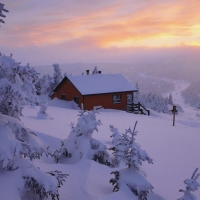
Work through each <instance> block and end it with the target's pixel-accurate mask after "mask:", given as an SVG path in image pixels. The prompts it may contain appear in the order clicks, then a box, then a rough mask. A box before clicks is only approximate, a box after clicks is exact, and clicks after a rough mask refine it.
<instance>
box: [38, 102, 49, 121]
mask: <svg viewBox="0 0 200 200" xmlns="http://www.w3.org/2000/svg"><path fill="white" fill-rule="evenodd" d="M47 108H48V102H47V101H43V102H42V103H41V107H40V110H39V112H38V114H37V115H38V117H47V116H48V113H47Z"/></svg>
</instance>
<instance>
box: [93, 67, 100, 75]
mask: <svg viewBox="0 0 200 200" xmlns="http://www.w3.org/2000/svg"><path fill="white" fill-rule="evenodd" d="M98 73H99V72H98V69H97V67H95V68H94V70H93V71H92V75H94V74H98Z"/></svg>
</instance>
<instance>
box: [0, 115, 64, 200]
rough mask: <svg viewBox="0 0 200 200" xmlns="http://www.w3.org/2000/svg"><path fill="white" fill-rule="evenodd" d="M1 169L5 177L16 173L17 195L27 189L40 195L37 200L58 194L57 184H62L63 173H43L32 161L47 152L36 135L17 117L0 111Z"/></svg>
mask: <svg viewBox="0 0 200 200" xmlns="http://www.w3.org/2000/svg"><path fill="white" fill-rule="evenodd" d="M0 130H1V134H0V170H1V171H2V172H3V173H4V176H5V175H6V174H8V173H7V172H9V176H10V175H12V174H13V175H14V174H15V175H16V174H17V177H18V180H19V182H20V183H21V182H23V183H24V186H23V187H22V188H20V186H19V188H16V191H18V192H19V196H20V195H21V196H24V195H26V193H27V192H31V193H32V194H35V195H39V197H40V199H43V198H44V197H48V196H51V197H52V199H55V197H57V199H58V197H59V194H58V187H59V186H60V185H61V184H62V183H63V181H64V180H65V178H66V176H67V175H66V174H62V173H61V172H58V171H55V172H48V173H45V172H43V171H41V170H40V169H38V168H37V167H36V166H35V165H34V164H33V163H32V160H34V159H40V158H41V157H42V155H44V154H46V155H50V151H49V150H48V148H46V147H45V146H42V145H41V142H40V140H39V138H38V137H37V134H36V133H34V132H33V131H31V130H30V129H27V128H26V127H24V125H23V124H22V123H21V122H20V121H19V120H17V119H15V118H12V117H9V116H5V115H3V114H0Z"/></svg>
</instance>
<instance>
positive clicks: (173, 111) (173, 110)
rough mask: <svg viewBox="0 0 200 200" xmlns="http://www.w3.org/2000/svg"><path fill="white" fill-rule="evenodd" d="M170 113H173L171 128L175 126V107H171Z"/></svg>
mask: <svg viewBox="0 0 200 200" xmlns="http://www.w3.org/2000/svg"><path fill="white" fill-rule="evenodd" d="M171 111H172V113H173V126H175V115H176V113H177V110H176V106H173V109H172V110H171Z"/></svg>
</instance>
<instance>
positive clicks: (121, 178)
mask: <svg viewBox="0 0 200 200" xmlns="http://www.w3.org/2000/svg"><path fill="white" fill-rule="evenodd" d="M136 125H137V122H136V123H135V126H134V129H133V130H131V129H130V128H129V129H127V130H126V132H125V133H124V134H120V133H119V132H118V130H117V129H116V128H115V127H114V126H110V128H111V131H112V136H111V137H113V140H112V143H113V147H111V149H112V150H114V157H115V163H116V164H119V163H120V162H125V164H126V165H127V168H125V169H121V170H119V171H114V172H112V173H111V174H114V176H115V177H114V178H112V179H111V180H110V183H112V184H113V185H114V189H113V191H114V192H117V191H118V190H120V189H121V188H123V187H128V188H129V189H130V190H131V191H132V192H133V193H134V195H136V196H138V199H139V200H147V194H148V192H149V191H151V190H152V189H153V186H152V185H151V184H150V183H149V182H148V181H147V179H146V178H145V176H146V175H145V173H144V172H143V171H142V170H141V168H140V166H141V165H142V162H144V161H147V162H148V163H153V160H152V159H151V158H150V157H149V155H148V154H147V152H146V151H145V150H142V149H141V148H140V145H139V144H138V143H136V142H135V136H136V135H137V131H136V130H135V129H136Z"/></svg>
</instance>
